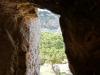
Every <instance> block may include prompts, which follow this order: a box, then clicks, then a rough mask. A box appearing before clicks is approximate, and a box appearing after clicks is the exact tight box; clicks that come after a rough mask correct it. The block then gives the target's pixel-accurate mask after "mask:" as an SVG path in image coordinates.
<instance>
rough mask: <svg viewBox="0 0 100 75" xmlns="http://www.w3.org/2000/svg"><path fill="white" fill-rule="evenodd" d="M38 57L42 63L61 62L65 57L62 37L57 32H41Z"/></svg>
mask: <svg viewBox="0 0 100 75" xmlns="http://www.w3.org/2000/svg"><path fill="white" fill-rule="evenodd" d="M40 57H41V61H42V63H44V62H48V63H50V62H51V63H52V64H54V63H62V61H63V60H64V59H66V55H65V53H64V44H63V38H62V36H61V34H59V33H52V32H42V34H41V43H40Z"/></svg>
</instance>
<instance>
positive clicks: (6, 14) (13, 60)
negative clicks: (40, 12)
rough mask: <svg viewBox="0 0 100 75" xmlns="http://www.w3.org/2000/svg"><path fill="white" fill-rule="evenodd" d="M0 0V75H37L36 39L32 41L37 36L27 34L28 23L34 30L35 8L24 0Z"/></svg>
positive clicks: (36, 26) (35, 22)
mask: <svg viewBox="0 0 100 75" xmlns="http://www.w3.org/2000/svg"><path fill="white" fill-rule="evenodd" d="M0 1H1V2H0V12H1V13H0V75H39V63H38V50H37V49H38V47H37V46H38V43H37V41H32V38H34V39H38V37H37V38H35V37H34V36H30V35H32V34H33V35H35V30H34V33H31V31H32V29H31V27H34V29H36V28H37V31H36V32H37V33H38V27H39V25H38V24H37V21H38V20H37V14H36V11H37V9H36V8H34V6H33V5H31V4H30V3H28V2H14V1H13V0H5V1H3V0H0ZM10 1H11V2H10ZM33 43H35V45H36V46H34V48H32V45H33ZM31 44H32V45H31ZM33 54H35V55H33ZM36 54H37V55H36ZM34 57H35V58H34ZM36 59H37V60H36ZM37 66H38V67H37Z"/></svg>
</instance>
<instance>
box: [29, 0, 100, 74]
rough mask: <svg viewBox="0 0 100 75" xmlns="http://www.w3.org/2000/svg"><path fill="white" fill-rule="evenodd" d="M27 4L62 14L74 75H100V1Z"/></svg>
mask: <svg viewBox="0 0 100 75" xmlns="http://www.w3.org/2000/svg"><path fill="white" fill-rule="evenodd" d="M28 1H30V2H31V3H35V5H36V6H37V7H40V8H46V9H48V10H51V11H52V12H54V13H56V14H60V15H61V17H60V26H61V29H62V34H63V38H64V43H65V47H66V50H65V53H66V55H67V57H68V60H69V67H70V69H71V71H72V73H73V75H100V65H99V63H100V43H99V42H100V11H99V9H100V1H99V0H28ZM48 4H49V5H48Z"/></svg>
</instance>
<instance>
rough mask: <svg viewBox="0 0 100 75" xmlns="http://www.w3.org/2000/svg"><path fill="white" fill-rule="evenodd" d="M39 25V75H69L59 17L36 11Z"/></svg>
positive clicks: (48, 12) (47, 12)
mask: <svg viewBox="0 0 100 75" xmlns="http://www.w3.org/2000/svg"><path fill="white" fill-rule="evenodd" d="M38 17H39V19H40V24H41V38H40V47H39V48H40V53H39V56H40V75H71V73H70V70H69V67H68V61H67V58H66V55H65V51H64V50H65V47H64V43H63V38H62V32H61V30H60V25H59V17H60V16H59V15H56V14H53V13H52V12H50V11H48V10H42V9H38Z"/></svg>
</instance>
